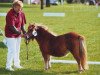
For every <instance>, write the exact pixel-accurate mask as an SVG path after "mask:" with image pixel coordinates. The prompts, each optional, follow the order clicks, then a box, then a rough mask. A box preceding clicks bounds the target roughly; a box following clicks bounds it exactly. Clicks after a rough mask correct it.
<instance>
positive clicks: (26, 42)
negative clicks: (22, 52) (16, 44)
mask: <svg viewBox="0 0 100 75" xmlns="http://www.w3.org/2000/svg"><path fill="white" fill-rule="evenodd" d="M27 38H29V37H28V36H26V38H25V44H26V55H27V56H26V59H27V60H28V51H29V49H28V44H29V42H28V40H27Z"/></svg>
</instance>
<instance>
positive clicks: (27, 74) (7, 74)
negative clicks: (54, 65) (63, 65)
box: [0, 68, 78, 75]
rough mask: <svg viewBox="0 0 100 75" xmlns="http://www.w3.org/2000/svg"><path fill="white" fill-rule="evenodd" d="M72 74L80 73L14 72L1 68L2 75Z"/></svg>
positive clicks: (21, 70) (22, 70)
mask: <svg viewBox="0 0 100 75" xmlns="http://www.w3.org/2000/svg"><path fill="white" fill-rule="evenodd" d="M59 73H60V74H62V75H63V74H72V73H78V71H67V72H60V71H59V72H54V71H53V72H52V73H50V72H49V73H48V72H46V71H42V70H32V69H19V70H15V71H13V72H10V71H7V70H5V68H0V75H58V74H59Z"/></svg>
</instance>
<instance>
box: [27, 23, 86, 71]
mask: <svg viewBox="0 0 100 75" xmlns="http://www.w3.org/2000/svg"><path fill="white" fill-rule="evenodd" d="M26 35H27V38H28V39H27V41H29V40H30V39H35V40H36V41H37V43H38V44H39V48H40V50H41V53H42V56H43V58H44V63H45V69H46V70H47V69H49V68H50V67H51V63H50V56H55V57H61V56H65V55H66V54H67V53H69V52H71V54H72V55H73V57H74V58H75V60H76V61H77V63H78V68H79V72H81V71H83V70H86V69H88V64H87V50H86V47H85V39H84V37H83V36H81V35H79V34H77V33H75V32H69V33H65V34H63V35H58V36H55V35H54V34H52V33H51V32H50V31H48V30H47V29H46V28H45V27H43V26H41V25H40V26H39V25H36V24H31V25H29V27H28V32H27V33H26Z"/></svg>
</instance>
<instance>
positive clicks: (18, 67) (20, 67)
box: [14, 66, 23, 69]
mask: <svg viewBox="0 0 100 75" xmlns="http://www.w3.org/2000/svg"><path fill="white" fill-rule="evenodd" d="M14 68H16V69H22V68H23V67H22V66H14Z"/></svg>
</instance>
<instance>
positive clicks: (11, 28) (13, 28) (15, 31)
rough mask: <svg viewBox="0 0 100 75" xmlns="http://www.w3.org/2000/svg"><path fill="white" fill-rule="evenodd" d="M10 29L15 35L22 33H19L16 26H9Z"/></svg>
mask: <svg viewBox="0 0 100 75" xmlns="http://www.w3.org/2000/svg"><path fill="white" fill-rule="evenodd" d="M9 29H10V30H11V31H12V32H13V33H15V34H19V35H20V34H21V32H20V31H18V30H17V28H16V27H15V26H9Z"/></svg>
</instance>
